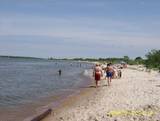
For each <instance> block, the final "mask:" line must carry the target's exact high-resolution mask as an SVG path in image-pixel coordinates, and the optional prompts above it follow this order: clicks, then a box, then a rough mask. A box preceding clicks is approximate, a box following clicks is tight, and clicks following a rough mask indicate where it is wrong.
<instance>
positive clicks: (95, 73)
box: [93, 63, 103, 88]
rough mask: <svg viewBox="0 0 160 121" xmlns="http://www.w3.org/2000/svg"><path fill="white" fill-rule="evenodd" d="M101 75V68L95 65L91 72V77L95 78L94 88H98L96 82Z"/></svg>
mask: <svg viewBox="0 0 160 121" xmlns="http://www.w3.org/2000/svg"><path fill="white" fill-rule="evenodd" d="M102 75H103V73H102V68H101V67H100V65H99V64H98V63H97V64H96V66H95V68H94V70H93V76H94V78H95V83H96V88H97V87H98V81H100V80H101V76H102Z"/></svg>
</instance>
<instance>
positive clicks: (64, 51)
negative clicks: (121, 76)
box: [0, 0, 160, 58]
mask: <svg viewBox="0 0 160 121" xmlns="http://www.w3.org/2000/svg"><path fill="white" fill-rule="evenodd" d="M159 13H160V1H159V0H0V55H17V56H35V57H50V56H53V57H57V58H63V57H123V56H124V55H128V56H130V57H137V56H144V55H145V54H146V53H147V52H148V51H150V50H151V49H160V14H159Z"/></svg>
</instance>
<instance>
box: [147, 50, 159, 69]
mask: <svg viewBox="0 0 160 121" xmlns="http://www.w3.org/2000/svg"><path fill="white" fill-rule="evenodd" d="M146 58H147V59H146V61H145V65H146V67H148V68H158V69H159V70H160V50H151V51H150V52H149V53H148V54H146Z"/></svg>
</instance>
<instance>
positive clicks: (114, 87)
mask: <svg viewBox="0 0 160 121" xmlns="http://www.w3.org/2000/svg"><path fill="white" fill-rule="evenodd" d="M122 74H123V75H122V78H121V79H114V80H113V81H112V84H111V86H106V83H107V82H106V81H105V80H102V81H101V82H100V87H98V88H94V87H92V86H90V87H89V88H86V89H84V90H83V91H82V92H81V93H80V94H78V95H76V96H72V97H70V98H68V99H66V101H65V102H64V103H63V104H62V105H61V106H60V107H59V108H58V109H57V110H54V111H52V113H51V114H50V115H49V116H48V117H46V118H45V119H44V120H43V121H160V78H159V77H156V74H157V73H148V72H144V71H139V70H136V69H134V70H133V69H124V70H123V71H122Z"/></svg>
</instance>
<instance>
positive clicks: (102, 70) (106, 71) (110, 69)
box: [93, 63, 122, 87]
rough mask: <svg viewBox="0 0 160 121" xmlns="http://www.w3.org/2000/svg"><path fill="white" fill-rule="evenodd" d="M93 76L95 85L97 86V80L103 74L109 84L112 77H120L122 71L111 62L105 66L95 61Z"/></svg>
mask: <svg viewBox="0 0 160 121" xmlns="http://www.w3.org/2000/svg"><path fill="white" fill-rule="evenodd" d="M93 76H94V78H95V83H96V87H98V82H99V81H100V80H101V78H102V77H104V76H105V79H107V82H108V86H110V85H111V82H112V79H113V78H121V76H122V72H121V70H120V69H118V68H117V67H115V66H113V65H112V64H111V63H109V64H107V66H106V67H102V66H101V65H100V64H99V63H96V65H95V67H94V69H93Z"/></svg>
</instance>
